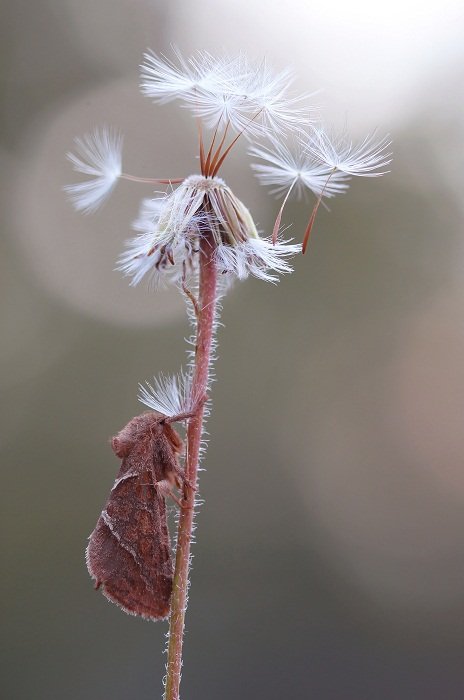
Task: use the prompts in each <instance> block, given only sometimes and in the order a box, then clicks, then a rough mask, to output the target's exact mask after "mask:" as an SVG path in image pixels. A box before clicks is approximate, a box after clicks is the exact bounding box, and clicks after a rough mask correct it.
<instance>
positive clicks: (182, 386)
mask: <svg viewBox="0 0 464 700" xmlns="http://www.w3.org/2000/svg"><path fill="white" fill-rule="evenodd" d="M137 398H138V400H139V401H140V402H141V403H143V404H144V405H145V406H148V408H151V409H152V410H153V411H158V413H162V414H163V415H165V416H168V417H170V418H172V417H173V416H178V415H180V414H182V413H189V412H190V411H193V410H195V408H196V406H197V405H198V400H199V397H195V396H193V394H192V382H191V375H190V374H184V373H183V372H180V373H179V374H174V375H172V376H166V375H164V374H161V375H160V376H159V377H154V378H153V383H152V384H151V383H150V382H145V383H144V384H139V394H138V397H137Z"/></svg>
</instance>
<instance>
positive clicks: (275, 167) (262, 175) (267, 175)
mask: <svg viewBox="0 0 464 700" xmlns="http://www.w3.org/2000/svg"><path fill="white" fill-rule="evenodd" d="M249 153H250V155H251V156H254V157H255V158H259V159H260V160H262V161H264V162H263V163H252V164H251V167H252V169H253V170H254V171H255V173H256V176H257V178H258V180H259V181H260V182H261V184H262V185H268V186H271V187H273V190H271V192H272V193H273V194H277V195H282V194H284V193H286V192H287V191H288V190H289V188H290V187H292V188H294V192H295V193H296V194H297V195H298V196H301V194H302V193H303V192H304V191H305V190H306V189H308V190H311V192H313V193H314V194H315V195H316V197H319V196H320V195H321V194H323V196H324V197H334V196H335V195H337V194H341V193H343V192H345V191H346V190H347V189H348V187H349V184H348V180H349V176H348V175H347V174H345V173H342V172H335V173H334V172H333V168H329V167H328V166H327V165H325V164H324V163H321V162H320V161H317V160H315V158H314V157H313V156H312V155H311V154H309V153H307V152H306V151H305V149H304V148H303V147H302V146H301V144H300V143H299V142H298V141H296V140H294V139H293V140H290V141H283V140H282V139H277V138H275V137H274V136H272V137H269V139H268V141H267V143H265V144H261V145H259V146H252V147H251V148H250V149H249ZM329 176H330V180H329V182H327V180H328V178H329Z"/></svg>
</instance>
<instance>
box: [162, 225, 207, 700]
mask: <svg viewBox="0 0 464 700" xmlns="http://www.w3.org/2000/svg"><path fill="white" fill-rule="evenodd" d="M214 246H215V244H214V239H213V236H212V234H208V233H206V234H204V235H203V237H202V239H201V242H200V283H199V294H198V297H199V298H198V318H197V328H196V347H195V366H194V372H193V381H192V392H193V395H194V396H198V397H201V396H204V395H205V394H206V390H207V387H208V376H209V369H210V362H211V346H212V341H213V334H214V318H215V310H216V294H217V271H216V265H215V264H214V261H213V253H214ZM202 430H203V404H201V407H200V408H199V410H198V413H197V414H196V415H195V416H194V417H193V418H191V419H190V421H189V424H188V428H187V457H186V463H185V475H186V477H187V480H188V483H189V484H191V485H192V486H196V485H197V474H198V460H199V453H200V445H201V438H202ZM185 501H186V503H185V505H186V507H185V508H182V509H181V511H180V514H179V523H178V529H177V551H176V566H175V571H174V583H173V591H172V598H171V616H170V620H169V635H168V660H167V666H166V671H167V673H166V688H165V695H164V698H165V700H179V686H180V679H181V673H182V646H183V637H184V619H185V610H186V606H187V595H188V585H189V568H190V546H191V541H192V528H193V515H194V511H193V509H194V505H195V491H194V490H193V489H192V488H190V487H189V486H188V485H187V486H186V493H185Z"/></svg>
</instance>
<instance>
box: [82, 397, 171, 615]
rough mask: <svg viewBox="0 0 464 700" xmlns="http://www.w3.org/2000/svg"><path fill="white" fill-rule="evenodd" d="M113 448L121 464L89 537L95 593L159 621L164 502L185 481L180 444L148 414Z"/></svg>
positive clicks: (163, 611)
mask: <svg viewBox="0 0 464 700" xmlns="http://www.w3.org/2000/svg"><path fill="white" fill-rule="evenodd" d="M168 420H169V421H171V420H172V419H168ZM111 446H112V448H113V451H114V452H115V454H116V455H117V456H118V457H120V458H122V464H121V467H120V469H119V472H118V475H117V477H116V480H115V482H114V486H113V488H112V489H111V492H110V495H109V497H108V500H107V502H106V505H105V508H104V510H103V511H102V513H101V515H100V517H99V519H98V522H97V525H96V527H95V530H94V531H93V532H92V534H91V535H90V537H89V544H88V547H87V550H86V562H87V568H88V570H89V574H90V576H91V577H92V578H93V579H94V580H95V587H96V588H99V589H100V590H101V591H102V592H103V594H104V595H105V596H106V598H108V600H110V601H112V602H113V603H116V604H117V605H119V606H120V607H121V608H122V609H123V610H124V611H125V612H127V613H130V614H132V615H141V616H142V617H144V618H147V619H150V620H161V619H164V618H166V617H167V616H168V614H169V610H170V600H171V592H172V581H173V563H172V556H171V543H170V537H169V530H168V525H167V515H166V501H165V499H166V497H167V496H168V495H170V493H171V491H172V488H173V487H174V486H177V487H181V486H182V484H183V482H184V481H185V479H184V474H183V470H182V469H181V467H180V465H179V462H178V454H179V453H180V452H181V451H182V447H183V443H182V440H181V438H180V437H179V435H178V433H177V432H176V431H175V430H174V428H173V427H172V426H171V425H170V422H167V420H166V416H164V415H163V414H161V413H158V412H156V411H151V412H148V413H143V414H142V415H140V416H136V417H135V418H133V419H132V420H131V421H129V423H128V424H127V425H126V426H125V427H124V428H123V429H122V430H121V431H120V432H119V433H118V434H117V435H116V436H115V437H114V438H113V439H112V442H111Z"/></svg>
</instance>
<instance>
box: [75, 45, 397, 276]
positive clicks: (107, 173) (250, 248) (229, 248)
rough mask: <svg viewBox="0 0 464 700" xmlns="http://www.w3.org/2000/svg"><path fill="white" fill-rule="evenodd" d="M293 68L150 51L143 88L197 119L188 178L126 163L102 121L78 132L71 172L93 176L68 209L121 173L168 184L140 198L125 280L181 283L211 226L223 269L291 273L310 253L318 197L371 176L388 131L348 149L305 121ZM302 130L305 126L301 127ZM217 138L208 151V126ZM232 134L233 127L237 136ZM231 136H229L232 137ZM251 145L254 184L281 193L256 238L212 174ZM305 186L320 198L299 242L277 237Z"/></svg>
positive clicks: (93, 205) (95, 202) (124, 262)
mask: <svg viewBox="0 0 464 700" xmlns="http://www.w3.org/2000/svg"><path fill="white" fill-rule="evenodd" d="M291 82H292V74H291V71H289V70H288V69H286V70H284V71H281V72H278V73H274V72H273V71H272V70H271V68H270V66H269V65H268V63H267V62H266V61H261V62H259V63H253V62H252V61H250V60H249V59H248V58H246V57H245V56H244V55H243V54H239V55H237V56H224V57H222V58H219V59H217V58H214V57H213V56H211V54H209V53H208V52H206V51H199V52H197V53H195V54H194V55H193V56H191V57H190V58H188V59H185V58H183V57H182V55H181V54H180V52H179V51H176V50H175V51H174V59H173V60H170V59H168V58H166V57H165V56H162V55H158V54H156V53H151V52H150V53H146V54H145V55H144V61H143V63H142V66H141V90H142V92H143V93H144V94H145V95H147V96H148V97H150V98H151V99H153V100H154V101H155V102H158V103H161V104H163V103H166V102H171V101H173V100H179V101H180V102H181V104H182V106H183V107H185V108H187V109H190V110H191V112H192V113H193V115H194V116H195V117H196V118H197V121H198V129H199V161H200V173H199V174H197V175H191V176H189V177H187V178H185V179H183V178H175V179H169V178H164V179H141V178H136V177H134V176H131V175H127V174H125V173H123V172H122V170H121V147H122V138H121V136H120V135H119V134H118V133H117V132H116V131H114V130H111V129H108V128H105V127H104V128H102V129H100V130H95V131H94V133H93V134H87V135H86V136H84V137H83V138H82V139H76V147H77V155H74V154H72V153H69V154H68V158H69V159H70V160H71V162H72V163H73V165H74V168H75V169H76V170H78V171H79V172H82V173H83V174H85V175H90V176H92V179H90V180H87V181H85V182H81V183H78V184H75V185H68V186H67V187H66V188H65V189H66V191H67V192H68V194H69V195H70V197H71V199H72V201H73V203H74V206H75V207H76V208H77V209H80V210H83V211H85V212H93V211H95V210H96V209H97V208H98V207H99V206H100V205H101V204H102V203H103V202H104V201H105V199H106V198H107V197H108V196H109V194H110V192H111V191H112V189H113V187H114V185H115V183H116V181H117V180H118V179H119V178H121V179H126V180H132V181H137V180H140V181H142V182H146V183H149V184H150V183H151V184H155V185H159V184H164V185H168V190H167V191H166V192H163V193H158V194H157V195H156V196H155V197H153V198H152V199H148V198H145V199H144V200H142V203H141V206H140V211H139V215H138V217H137V219H136V220H135V221H134V223H133V228H134V230H135V231H136V235H135V236H134V237H132V238H131V239H129V240H128V241H127V242H126V249H125V251H124V252H123V253H122V254H121V256H120V258H119V260H118V263H117V269H118V270H121V271H122V272H123V273H124V274H125V275H127V276H129V277H130V278H131V285H136V284H138V283H139V282H140V281H141V280H142V279H143V278H148V279H149V280H151V281H152V282H153V281H155V282H161V281H171V282H174V283H178V282H179V281H185V279H186V276H188V275H195V274H196V272H197V270H198V250H199V240H200V239H201V237H202V236H203V235H204V232H205V231H208V232H210V233H212V234H213V239H214V245H215V251H214V260H215V261H216V265H217V266H218V269H219V270H220V271H221V272H222V273H225V274H227V275H229V276H235V277H238V278H239V279H244V278H245V277H247V276H248V275H250V274H251V275H253V276H255V277H258V278H260V279H263V280H266V281H271V282H275V281H277V279H278V277H277V275H278V274H282V273H287V272H291V270H292V268H291V266H290V263H289V259H290V258H291V257H293V256H294V255H296V254H297V253H299V252H301V251H303V252H304V250H305V248H306V246H307V243H308V239H309V234H310V232H311V229H312V226H313V224H314V220H315V215H316V212H317V210H318V207H319V204H320V202H321V201H322V199H323V198H331V197H334V196H335V195H337V194H341V193H343V192H346V190H347V189H348V186H349V180H350V177H351V176H361V175H364V176H367V177H376V176H379V175H382V174H384V172H385V170H384V169H385V167H386V166H387V165H388V164H389V162H390V154H389V153H386V149H387V147H388V146H389V142H388V140H387V139H381V140H376V139H375V136H374V135H371V136H368V137H367V138H366V139H365V140H364V141H363V142H362V143H361V144H359V145H357V146H356V145H353V143H352V142H351V141H350V140H349V139H348V137H347V136H346V134H345V133H343V134H342V135H341V136H339V137H332V136H329V134H327V133H326V132H325V131H324V130H323V129H322V127H319V126H314V125H313V124H312V123H311V121H310V117H309V115H310V113H311V109H310V107H309V106H308V107H307V108H305V107H304V99H305V96H301V95H300V96H298V95H296V96H295V95H290V94H289V86H290V85H291ZM303 127H305V129H306V131H305V130H304V129H303ZM204 128H206V129H211V130H212V135H211V137H210V140H209V146H208V147H207V148H206V146H205V141H204V136H203V129H204ZM233 132H235V135H233ZM230 134H232V136H230ZM242 135H243V136H245V137H246V138H248V139H249V140H251V141H252V146H251V148H250V153H251V154H252V156H254V157H256V158H257V159H258V160H259V161H260V162H258V163H253V165H252V167H253V169H254V171H255V173H256V174H257V176H258V178H259V180H260V182H262V183H263V184H264V185H270V186H272V187H273V193H275V194H278V195H284V199H283V202H282V205H281V207H280V210H279V212H278V214H277V218H276V222H275V225H274V228H273V231H272V236H271V237H267V238H261V237H260V236H259V234H258V231H257V228H256V226H255V223H254V221H253V218H252V215H251V214H250V212H249V210H248V209H247V207H246V206H245V205H244V204H243V203H242V202H241V201H240V200H239V199H238V198H237V197H236V196H235V194H234V193H233V192H232V190H231V189H230V187H229V186H228V185H226V183H225V182H224V181H223V180H222V179H221V178H220V177H219V176H218V173H219V171H220V169H221V168H222V166H223V164H224V161H225V160H226V158H227V156H228V154H229V153H230V151H231V149H232V148H233V147H234V145H235V143H236V142H237V141H238V139H239V138H240V137H241V136H242ZM304 192H311V193H312V194H313V195H315V197H316V198H317V200H316V203H315V205H314V208H313V212H312V214H311V218H310V221H309V224H308V227H307V229H306V232H305V235H304V237H303V245H302V246H301V245H299V244H295V243H292V242H291V241H288V240H283V239H282V236H281V227H280V223H281V218H282V214H283V210H284V206H285V204H286V202H287V201H288V199H289V197H290V194H292V193H295V194H297V195H298V196H301V194H302V193H304Z"/></svg>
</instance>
